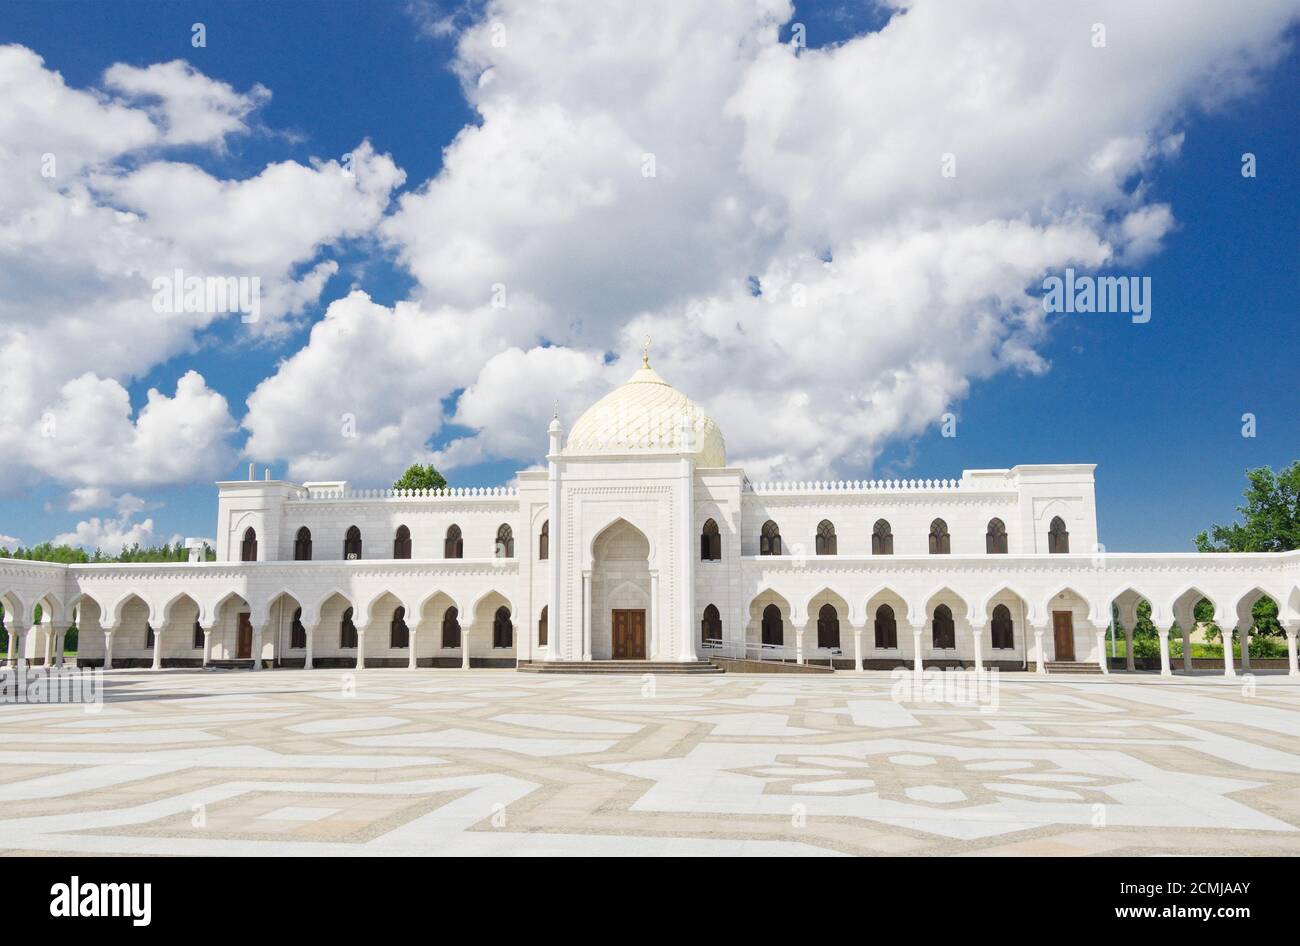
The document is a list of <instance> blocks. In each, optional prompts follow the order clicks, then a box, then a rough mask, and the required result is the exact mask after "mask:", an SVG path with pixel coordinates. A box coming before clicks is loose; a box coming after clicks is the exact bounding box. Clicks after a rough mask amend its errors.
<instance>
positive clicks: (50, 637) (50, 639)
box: [44, 624, 54, 670]
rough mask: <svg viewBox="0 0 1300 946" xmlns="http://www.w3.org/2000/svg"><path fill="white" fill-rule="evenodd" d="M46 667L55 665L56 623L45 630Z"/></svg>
mask: <svg viewBox="0 0 1300 946" xmlns="http://www.w3.org/2000/svg"><path fill="white" fill-rule="evenodd" d="M44 643H45V661H44V663H45V669H47V670H48V669H49V668H50V667H53V666H54V625H53V624H51V625H50V626H49V627H48V628H46V630H45V640H44Z"/></svg>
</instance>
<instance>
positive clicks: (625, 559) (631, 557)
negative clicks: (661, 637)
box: [591, 519, 654, 660]
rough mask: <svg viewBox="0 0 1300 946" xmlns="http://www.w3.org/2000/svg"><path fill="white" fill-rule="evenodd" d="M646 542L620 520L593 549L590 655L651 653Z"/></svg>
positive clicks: (603, 657)
mask: <svg viewBox="0 0 1300 946" xmlns="http://www.w3.org/2000/svg"><path fill="white" fill-rule="evenodd" d="M651 584H652V583H651V580H650V542H649V540H648V539H647V538H646V537H645V534H644V533H642V532H641V530H640V529H638V528H637V527H636V526H634V525H632V524H631V523H630V522H627V521H626V520H624V519H619V520H618V521H616V522H613V523H611V524H610V525H609V526H608V527H607V528H606V529H605V530H604V531H603V532H601V533H600V535H598V536H597V537H596V541H595V542H594V543H593V545H592V571H591V656H592V659H593V660H645V659H646V658H647V657H649V656H651V655H652V654H653V653H654V641H653V640H652V639H651V638H652V636H653V635H652V626H653V625H652V620H651V617H652V615H651V608H652V607H653V604H652V600H651V599H652V594H651Z"/></svg>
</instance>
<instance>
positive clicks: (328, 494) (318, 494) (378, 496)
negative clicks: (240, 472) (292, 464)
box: [291, 486, 519, 502]
mask: <svg viewBox="0 0 1300 946" xmlns="http://www.w3.org/2000/svg"><path fill="white" fill-rule="evenodd" d="M518 495H519V490H517V489H515V488H514V487H512V486H449V487H447V488H446V489H321V488H315V487H310V488H308V490H307V492H306V493H305V494H304V495H303V496H301V497H299V498H297V499H294V500H291V502H313V501H320V500H346V501H349V502H355V501H356V500H358V499H368V500H385V499H430V500H438V499H512V498H515V497H517V496H518Z"/></svg>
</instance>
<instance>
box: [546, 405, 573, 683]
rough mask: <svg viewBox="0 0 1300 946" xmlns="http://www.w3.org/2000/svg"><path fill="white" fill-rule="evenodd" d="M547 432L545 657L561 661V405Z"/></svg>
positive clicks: (562, 431)
mask: <svg viewBox="0 0 1300 946" xmlns="http://www.w3.org/2000/svg"><path fill="white" fill-rule="evenodd" d="M546 433H547V434H548V435H549V437H550V448H549V449H548V450H547V452H546V460H547V490H548V493H547V514H546V515H547V519H548V520H549V521H550V524H551V525H550V539H549V542H550V546H549V548H548V549H547V559H548V561H547V568H548V569H549V570H550V573H549V575H548V576H547V580H546V587H547V592H548V593H547V601H546V624H547V641H546V659H547V660H560V659H562V658H563V657H564V651H565V649H566V647H565V644H564V642H563V637H564V635H565V634H566V633H567V632H568V628H567V627H566V626H565V624H564V619H563V615H562V614H561V611H560V588H561V577H562V572H563V567H562V562H563V556H564V555H565V554H567V552H568V549H566V548H565V547H564V544H563V542H562V541H561V539H560V535H561V534H562V532H563V530H562V529H561V528H560V453H561V449H562V448H561V446H560V437H561V435H562V434H563V433H564V428H563V427H561V426H560V407H559V405H558V404H557V405H556V406H555V413H554V414H553V415H552V416H551V424H550V426H549V427H547V428H546Z"/></svg>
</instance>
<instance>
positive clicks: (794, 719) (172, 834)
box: [0, 670, 1300, 856]
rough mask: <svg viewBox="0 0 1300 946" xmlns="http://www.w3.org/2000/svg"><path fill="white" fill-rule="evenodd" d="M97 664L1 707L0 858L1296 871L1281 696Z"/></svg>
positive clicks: (850, 677) (1144, 685)
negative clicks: (984, 698) (1089, 861)
mask: <svg viewBox="0 0 1300 946" xmlns="http://www.w3.org/2000/svg"><path fill="white" fill-rule="evenodd" d="M894 686H895V684H894V681H893V680H892V679H891V677H890V676H889V674H885V673H868V674H861V675H854V674H848V673H837V674H835V675H833V676H830V675H826V676H795V675H738V674H726V675H717V676H693V677H681V676H659V677H657V678H654V679H650V678H641V677H598V676H549V675H532V674H524V673H517V672H514V671H492V670H474V671H470V672H462V671H456V670H447V671H436V670H419V671H415V672H411V671H406V670H366V671H364V672H362V673H360V674H351V673H345V672H342V671H330V670H317V671H285V670H280V671H272V672H265V673H256V674H254V673H248V672H235V671H206V672H204V671H162V672H157V673H150V672H144V671H114V672H110V673H109V674H108V675H107V683H106V702H105V705H104V706H103V707H102V709H101V711H100V712H98V713H87V712H86V711H85V710H84V709H83V708H82V707H79V706H30V705H5V706H2V707H0V740H2V741H3V748H2V749H0V763H3V764H0V798H3V800H4V806H3V811H4V813H5V815H6V816H7V817H5V818H3V819H0V850H3V851H4V852H6V853H10V854H14V853H26V852H34V851H57V852H84V853H102V854H156V853H169V854H207V855H213V854H216V855H219V854H292V855H330V856H338V855H350V854H395V855H404V854H531V855H538V854H629V855H653V854H689V855H710V854H722V855H726V854H759V855H781V854H823V853H824V854H833V853H845V854H981V853H990V854H1004V853H1011V854H1017V853H1018V854H1093V853H1108V854H1175V853H1181V854H1217V853H1231V854H1256V853H1258V854H1297V853H1300V685H1297V683H1295V682H1293V681H1292V680H1290V679H1289V678H1287V677H1285V676H1259V677H1257V678H1255V679H1254V682H1253V685H1252V684H1251V682H1250V681H1249V680H1242V679H1238V680H1236V681H1229V680H1224V679H1222V678H1218V677H1210V676H1206V677H1192V678H1181V677H1175V678H1173V679H1164V680H1162V679H1160V678H1158V677H1153V676H1139V677H1138V678H1136V679H1133V678H1129V680H1128V681H1125V680H1124V678H1123V677H1118V676H1112V677H1111V678H1109V679H1102V678H1094V679H1088V678H1082V677H1080V678H1074V679H1069V680H1067V679H1059V678H1053V679H1050V680H1043V679H1041V678H1035V677H1032V676H1027V675H1019V674H1014V675H1013V674H1006V675H1003V676H1002V678H1001V680H1000V686H999V689H998V691H997V706H996V708H995V709H990V708H987V707H986V708H981V707H978V706H974V705H952V704H943V703H928V702H908V703H902V702H897V701H896V700H894V699H893V698H892V697H891V690H892V689H893V688H894Z"/></svg>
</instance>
